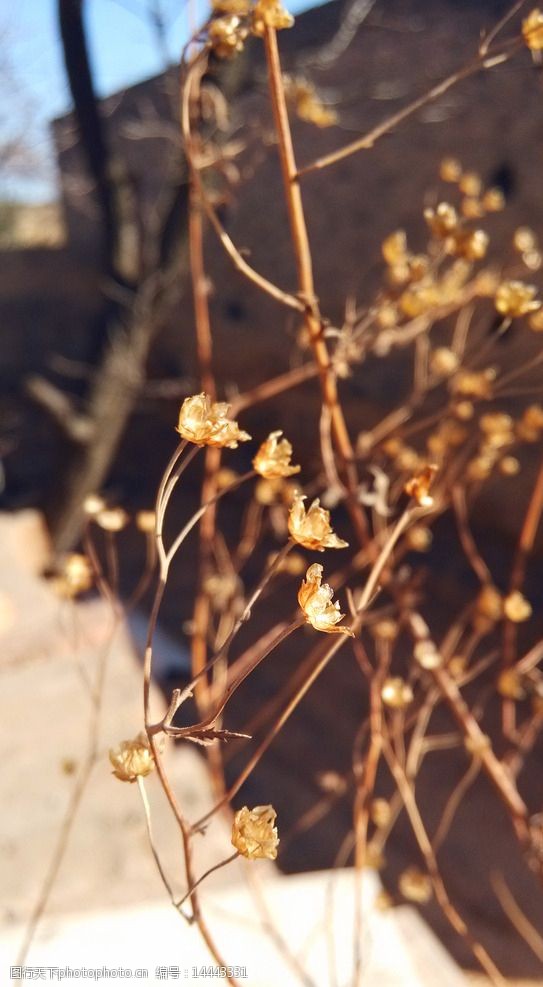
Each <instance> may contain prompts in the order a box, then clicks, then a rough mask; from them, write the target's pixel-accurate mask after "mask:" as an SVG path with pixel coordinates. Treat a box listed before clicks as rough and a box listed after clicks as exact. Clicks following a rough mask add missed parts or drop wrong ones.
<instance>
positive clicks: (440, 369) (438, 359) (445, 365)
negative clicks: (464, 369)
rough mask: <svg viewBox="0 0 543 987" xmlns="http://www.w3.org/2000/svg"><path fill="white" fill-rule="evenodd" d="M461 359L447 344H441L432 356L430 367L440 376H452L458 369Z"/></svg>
mask: <svg viewBox="0 0 543 987" xmlns="http://www.w3.org/2000/svg"><path fill="white" fill-rule="evenodd" d="M459 362H460V361H459V359H458V357H457V355H456V353H454V352H453V350H450V349H449V348H448V347H447V346H439V347H438V348H437V349H436V350H434V351H433V353H432V354H431V356H430V368H431V370H432V371H433V373H435V374H436V375H437V376H438V377H450V376H451V374H454V372H455V371H456V370H458V366H459Z"/></svg>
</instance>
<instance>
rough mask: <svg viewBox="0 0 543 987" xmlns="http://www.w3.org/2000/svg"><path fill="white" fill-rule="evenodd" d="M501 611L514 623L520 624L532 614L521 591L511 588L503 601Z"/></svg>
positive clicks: (529, 605)
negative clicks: (511, 590) (510, 591)
mask: <svg viewBox="0 0 543 987" xmlns="http://www.w3.org/2000/svg"><path fill="white" fill-rule="evenodd" d="M503 612H504V614H505V616H506V617H507V619H508V620H511V621H513V623H514V624H521V623H522V622H523V621H525V620H529V619H530V617H531V616H532V607H531V604H530V603H529V602H528V600H527V599H526V597H525V596H523V595H522V593H520V592H519V591H518V590H513V592H512V593H509V595H508V596H506V597H505V599H504V601H503Z"/></svg>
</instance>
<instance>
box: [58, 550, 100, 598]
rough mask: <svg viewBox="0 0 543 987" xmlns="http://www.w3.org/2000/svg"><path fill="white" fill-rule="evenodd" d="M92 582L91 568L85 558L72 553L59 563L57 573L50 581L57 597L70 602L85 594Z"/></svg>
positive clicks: (77, 553)
mask: <svg viewBox="0 0 543 987" xmlns="http://www.w3.org/2000/svg"><path fill="white" fill-rule="evenodd" d="M93 582H94V575H93V571H92V566H91V563H90V561H89V559H88V558H87V556H86V555H81V554H80V553H79V552H72V553H70V554H69V555H66V556H65V557H64V559H63V560H62V561H61V563H60V566H59V570H58V573H57V575H56V576H55V578H54V579H53V580H52V588H53V589H54V590H55V591H56V592H57V593H58V595H59V596H62V597H64V598H65V599H69V600H71V599H73V598H74V597H76V596H79V595H80V594H81V593H86V592H87V590H89V589H90V588H91V587H92V584H93Z"/></svg>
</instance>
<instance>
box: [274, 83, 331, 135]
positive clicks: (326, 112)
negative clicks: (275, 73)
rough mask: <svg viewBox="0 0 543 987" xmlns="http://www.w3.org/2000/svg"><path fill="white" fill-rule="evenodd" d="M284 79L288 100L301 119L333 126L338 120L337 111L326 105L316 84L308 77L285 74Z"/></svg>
mask: <svg viewBox="0 0 543 987" xmlns="http://www.w3.org/2000/svg"><path fill="white" fill-rule="evenodd" d="M283 81H284V85H285V93H286V97H287V100H288V101H289V103H290V104H291V105H292V106H293V107H294V109H295V110H296V114H297V116H298V117H299V118H300V120H305V122H306V123H312V124H314V126H315V127H332V126H333V125H334V124H335V123H337V122H338V115H337V113H336V111H335V110H334V109H332V108H331V107H329V106H325V105H324V103H323V102H322V100H321V99H320V97H319V95H318V93H317V90H316V89H315V86H314V85H313V83H311V82H309V80H308V79H304V78H302V77H300V78H293V77H292V76H289V75H285V76H283Z"/></svg>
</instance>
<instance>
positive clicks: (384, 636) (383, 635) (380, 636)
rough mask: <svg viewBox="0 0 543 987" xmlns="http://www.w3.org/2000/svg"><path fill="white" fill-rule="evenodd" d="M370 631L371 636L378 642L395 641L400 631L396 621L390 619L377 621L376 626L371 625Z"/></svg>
mask: <svg viewBox="0 0 543 987" xmlns="http://www.w3.org/2000/svg"><path fill="white" fill-rule="evenodd" d="M370 629H371V633H372V634H373V636H374V637H375V638H377V640H379V641H395V640H396V638H397V637H398V634H399V631H400V627H399V624H398V621H397V620H392V619H391V618H388V619H386V620H378V621H377V623H376V624H372V626H371V628H370Z"/></svg>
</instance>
